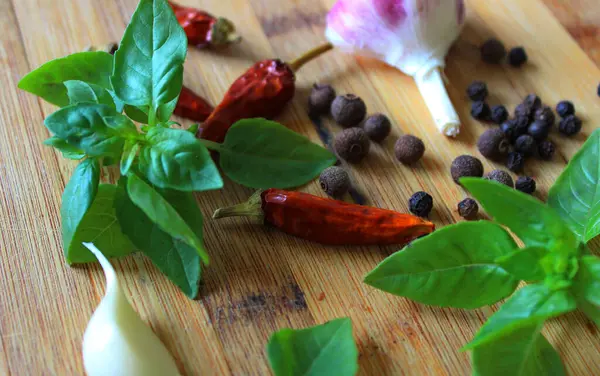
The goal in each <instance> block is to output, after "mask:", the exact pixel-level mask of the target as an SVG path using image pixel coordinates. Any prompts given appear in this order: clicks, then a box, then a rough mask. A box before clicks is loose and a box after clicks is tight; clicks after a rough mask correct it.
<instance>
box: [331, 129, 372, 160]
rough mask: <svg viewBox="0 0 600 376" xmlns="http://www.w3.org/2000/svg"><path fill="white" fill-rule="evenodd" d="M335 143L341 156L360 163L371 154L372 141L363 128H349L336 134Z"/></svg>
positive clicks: (336, 149)
mask: <svg viewBox="0 0 600 376" xmlns="http://www.w3.org/2000/svg"><path fill="white" fill-rule="evenodd" d="M333 145H334V148H335V151H336V152H337V153H338V155H339V156H340V158H342V159H344V160H346V161H348V162H350V163H358V162H360V161H362V160H363V159H364V158H365V157H366V156H367V154H369V148H370V147H371V142H370V141H369V137H368V136H367V134H366V133H365V131H364V130H362V129H361V128H348V129H344V130H343V131H341V132H340V133H338V134H337V135H336V136H335V139H334V141H333Z"/></svg>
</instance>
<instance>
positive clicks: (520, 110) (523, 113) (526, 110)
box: [515, 103, 533, 122]
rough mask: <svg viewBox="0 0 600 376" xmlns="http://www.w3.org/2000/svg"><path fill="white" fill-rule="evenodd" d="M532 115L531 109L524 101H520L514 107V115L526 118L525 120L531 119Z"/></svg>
mask: <svg viewBox="0 0 600 376" xmlns="http://www.w3.org/2000/svg"><path fill="white" fill-rule="evenodd" d="M532 116H533V109H532V108H531V106H529V105H528V104H526V103H520V104H519V105H517V107H515V117H517V118H519V117H520V118H526V119H527V121H528V122H529V120H531V118H532Z"/></svg>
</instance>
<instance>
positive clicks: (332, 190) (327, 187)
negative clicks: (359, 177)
mask: <svg viewBox="0 0 600 376" xmlns="http://www.w3.org/2000/svg"><path fill="white" fill-rule="evenodd" d="M319 183H320V184H321V188H322V189H323V191H325V193H327V194H328V195H329V196H332V197H340V196H343V195H344V193H346V192H348V189H349V188H350V177H349V176H348V173H347V172H346V170H344V169H343V168H341V167H337V166H331V167H327V168H326V169H325V170H323V172H321V175H320V176H319Z"/></svg>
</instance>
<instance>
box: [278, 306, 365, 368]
mask: <svg viewBox="0 0 600 376" xmlns="http://www.w3.org/2000/svg"><path fill="white" fill-rule="evenodd" d="M267 353H268V356H269V363H270V364H271V368H272V369H273V373H274V374H275V376H284V375H285V376H294V375H303V376H311V375H313V376H316V375H327V376H351V375H355V374H356V373H357V372H358V349H357V348H356V343H355V342H354V338H353V337H352V322H351V321H350V319H349V318H341V319H336V320H333V321H330V322H328V323H325V324H323V325H317V326H313V327H311V328H306V329H300V330H293V329H282V330H280V331H278V332H276V333H275V334H273V335H272V336H271V338H270V339H269V343H268V344H267Z"/></svg>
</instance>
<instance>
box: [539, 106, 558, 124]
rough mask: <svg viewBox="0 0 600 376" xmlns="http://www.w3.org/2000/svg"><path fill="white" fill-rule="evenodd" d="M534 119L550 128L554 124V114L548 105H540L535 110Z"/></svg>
mask: <svg viewBox="0 0 600 376" xmlns="http://www.w3.org/2000/svg"><path fill="white" fill-rule="evenodd" d="M534 119H535V121H539V122H540V123H542V124H544V125H545V126H546V127H547V128H548V129H550V128H552V126H553V125H554V121H555V120H556V116H555V115H554V111H552V108H551V107H550V106H542V107H540V108H538V109H537V110H536V111H535V116H534Z"/></svg>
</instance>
